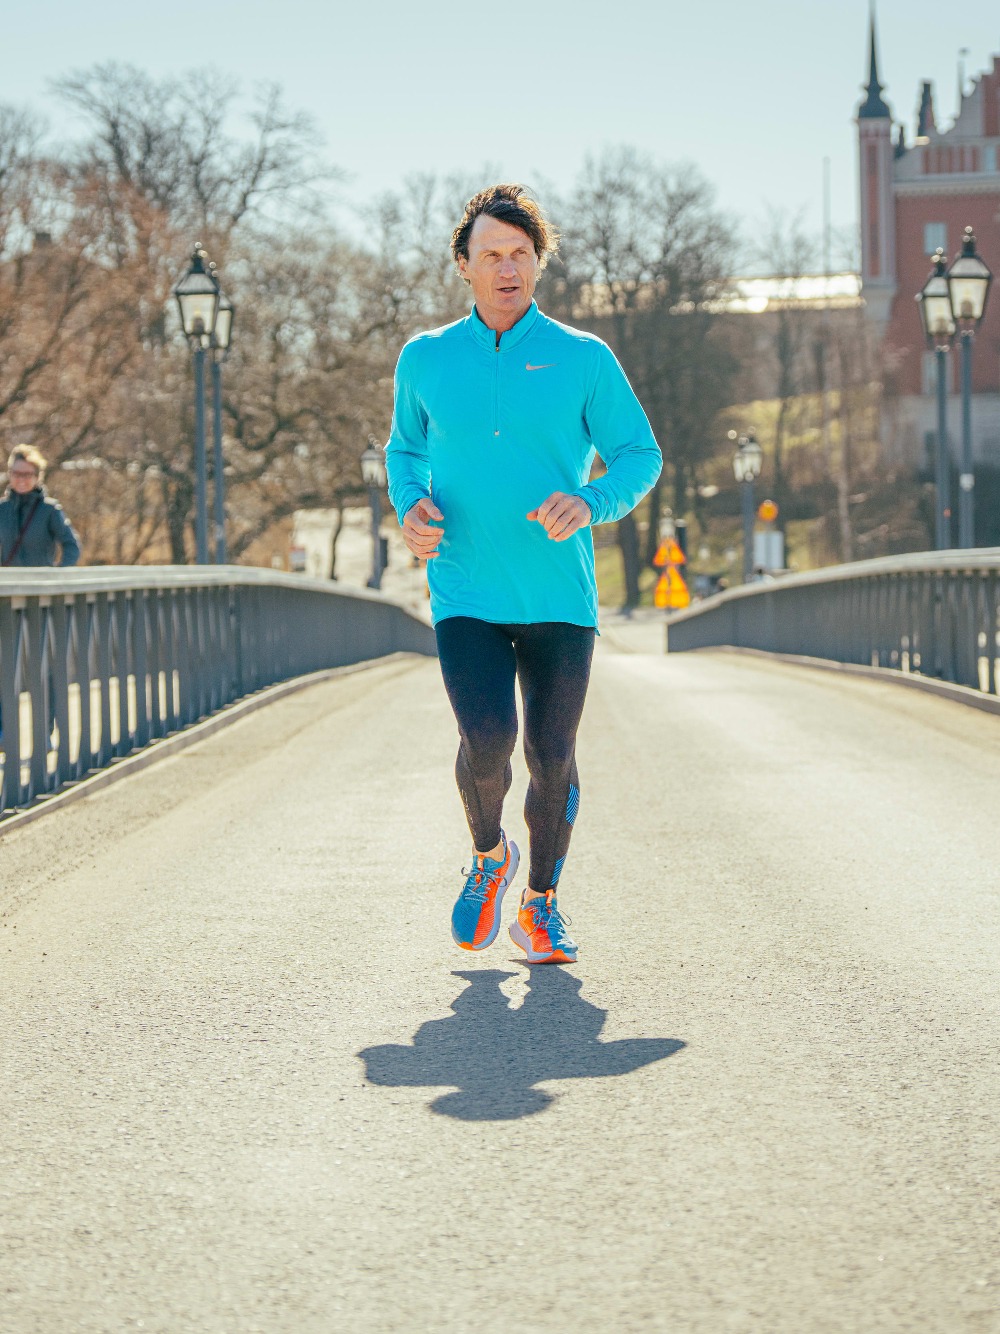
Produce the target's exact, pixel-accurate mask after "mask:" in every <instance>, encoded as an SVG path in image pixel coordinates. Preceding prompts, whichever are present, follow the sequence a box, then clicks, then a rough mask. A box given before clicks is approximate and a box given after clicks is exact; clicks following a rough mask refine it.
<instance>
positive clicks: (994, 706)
mask: <svg viewBox="0 0 1000 1334" xmlns="http://www.w3.org/2000/svg"><path fill="white" fill-rule="evenodd" d="M689 652H694V653H739V654H746V655H747V656H749V657H752V658H767V659H769V660H770V661H772V662H774V661H777V662H787V663H790V664H791V665H792V666H793V667H815V668H816V669H818V670H819V671H822V672H840V673H841V674H842V675H846V676H864V677H867V678H868V679H869V680H870V681H882V682H883V683H884V684H887V685H899V686H908V687H909V688H910V689H911V690H922V691H924V693H925V694H928V695H937V696H938V697H939V698H940V699H950V700H951V701H952V702H953V703H955V704H965V705H966V706H970V707H971V708H973V709H981V710H982V711H983V712H984V713H998V714H1000V697H998V696H996V695H987V694H985V693H984V692H983V691H982V690H975V689H973V687H972V686H960V685H956V684H955V683H954V682H953V681H939V680H937V679H936V678H935V677H932V676H918V675H917V674H916V673H915V672H901V671H897V670H896V668H894V667H866V666H864V664H863V663H857V662H834V661H833V660H832V659H830V658H808V657H804V656H801V655H799V654H796V653H769V652H768V651H767V650H766V649H761V648H740V647H738V646H737V645H735V644H718V645H712V646H711V647H708V646H706V647H705V648H701V649H692V650H689Z"/></svg>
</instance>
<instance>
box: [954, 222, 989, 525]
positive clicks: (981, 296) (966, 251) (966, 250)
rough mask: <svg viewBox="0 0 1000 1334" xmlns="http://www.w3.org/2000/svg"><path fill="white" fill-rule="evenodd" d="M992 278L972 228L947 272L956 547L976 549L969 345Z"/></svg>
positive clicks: (984, 308)
mask: <svg viewBox="0 0 1000 1334" xmlns="http://www.w3.org/2000/svg"><path fill="white" fill-rule="evenodd" d="M992 279H993V275H992V273H990V271H989V269H988V268H987V266H986V264H985V263H984V262H983V260H982V258H981V257H980V256H979V255H978V254H977V253H976V238H975V235H974V233H973V231H972V228H971V227H966V229H965V235H964V236H963V237H962V253H961V254H960V255H956V257H955V259H954V260H953V261H952V265H951V268H950V269H949V270H948V292H949V295H950V297H951V313H952V317H953V319H954V321H955V323H956V324H957V325H958V328H959V333H960V338H961V343H962V470H961V472H960V473H959V477H958V484H959V492H958V545H959V546H960V547H973V546H975V544H976V543H975V531H974V528H975V522H974V514H975V503H974V500H975V498H974V491H973V488H974V486H975V474H974V472H973V470H972V342H973V339H974V338H975V336H976V329H977V328H978V327H979V325H980V323H981V322H982V318H983V315H984V313H985V311H986V298H987V297H988V296H989V292H990V283H991V281H992Z"/></svg>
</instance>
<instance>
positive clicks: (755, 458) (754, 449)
mask: <svg viewBox="0 0 1000 1334" xmlns="http://www.w3.org/2000/svg"><path fill="white" fill-rule="evenodd" d="M743 454H744V458H743V467H744V469H745V471H746V474H747V476H748V477H751V478H753V477H759V476H760V470H761V466H762V465H763V462H764V451H763V450H762V449H761V447H760V445H758V444H757V442H756V440H751V441H750V443H749V444H748V445H745V446H744V448H743Z"/></svg>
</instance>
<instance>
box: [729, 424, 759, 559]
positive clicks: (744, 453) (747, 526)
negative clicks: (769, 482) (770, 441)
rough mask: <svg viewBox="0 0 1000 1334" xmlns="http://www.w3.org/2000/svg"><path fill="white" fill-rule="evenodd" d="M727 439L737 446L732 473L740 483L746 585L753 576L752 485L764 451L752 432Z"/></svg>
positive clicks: (734, 434) (757, 473)
mask: <svg viewBox="0 0 1000 1334" xmlns="http://www.w3.org/2000/svg"><path fill="white" fill-rule="evenodd" d="M729 439H730V440H734V441H736V445H737V449H736V453H735V454H734V455H733V473H734V474H735V476H736V480H737V481H738V482H739V483H740V494H741V498H742V501H743V582H744V583H745V584H748V583H749V582H750V577H751V575H752V574H753V520H754V497H753V484H754V482H755V481H756V480H757V478H758V477H759V476H760V470H761V468H762V466H763V463H764V451H763V450H762V449H761V447H760V445H759V444H758V443H757V437H756V435H755V434H754V432H753V431H748V432H747V434H746V435H737V434H736V432H735V431H730V432H729Z"/></svg>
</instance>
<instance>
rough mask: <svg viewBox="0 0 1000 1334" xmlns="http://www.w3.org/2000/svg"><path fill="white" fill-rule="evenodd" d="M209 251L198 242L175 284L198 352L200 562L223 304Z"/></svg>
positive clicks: (202, 561) (204, 556)
mask: <svg viewBox="0 0 1000 1334" xmlns="http://www.w3.org/2000/svg"><path fill="white" fill-rule="evenodd" d="M207 259H208V255H207V254H206V253H205V251H204V250H203V249H202V247H201V243H200V242H196V243H195V247H194V253H193V254H192V256H191V267H190V268H189V269H188V271H187V273H186V274H185V275H184V277H183V278H181V279H180V280H179V282H177V283H175V284H174V289H173V290H174V296H175V297H176V298H177V306H178V309H179V310H180V315H181V328H182V329H183V330H184V335H185V337H186V338H187V340H188V344H189V345H190V347H191V351H192V353H193V354H194V460H195V488H196V496H195V505H196V508H195V544H196V547H197V561H198V564H199V565H207V564H208V502H207V490H208V480H207V476H206V472H207V469H206V462H205V349H206V348H207V347H209V346H210V344H211V341H212V334H213V332H214V329H215V317H216V314H217V312H218V308H219V283H218V280H217V279H216V277H215V275H214V274H213V273H211V272H210V271H209V269H208V268H207V267H206V265H205V261H206V260H207Z"/></svg>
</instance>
